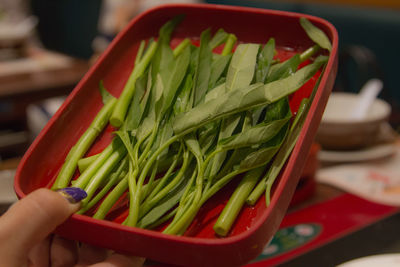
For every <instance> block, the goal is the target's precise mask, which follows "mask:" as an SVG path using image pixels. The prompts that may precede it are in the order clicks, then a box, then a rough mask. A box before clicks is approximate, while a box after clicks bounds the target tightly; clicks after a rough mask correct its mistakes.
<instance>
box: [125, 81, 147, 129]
mask: <svg viewBox="0 0 400 267" xmlns="http://www.w3.org/2000/svg"><path fill="white" fill-rule="evenodd" d="M146 83H147V75H143V76H141V77H140V78H139V79H138V80H137V81H136V85H135V87H136V90H135V93H134V95H133V100H132V103H131V105H130V106H129V109H128V112H127V115H126V119H125V121H124V124H123V125H122V130H125V131H132V130H135V129H137V127H138V126H139V123H140V121H141V119H142V116H143V113H144V109H143V105H140V102H141V100H143V96H144V94H145V92H146Z"/></svg>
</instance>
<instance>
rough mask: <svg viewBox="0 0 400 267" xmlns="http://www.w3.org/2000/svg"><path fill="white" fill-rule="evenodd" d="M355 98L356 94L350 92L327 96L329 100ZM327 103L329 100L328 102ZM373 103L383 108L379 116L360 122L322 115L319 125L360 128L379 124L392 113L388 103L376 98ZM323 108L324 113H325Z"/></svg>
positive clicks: (334, 93) (333, 93)
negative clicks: (365, 125)
mask: <svg viewBox="0 0 400 267" xmlns="http://www.w3.org/2000/svg"><path fill="white" fill-rule="evenodd" d="M356 96H357V94H356V93H351V92H332V93H331V95H330V96H329V98H330V99H332V98H335V97H350V98H353V99H354V98H355V97H356ZM328 101H329V100H328ZM374 103H377V104H378V105H380V106H381V107H383V112H382V115H381V116H373V117H369V118H365V119H362V120H357V119H346V120H342V119H338V118H326V117H324V115H323V116H322V119H321V125H324V126H328V125H333V126H339V125H349V124H351V125H354V126H360V125H364V124H372V123H380V122H382V121H384V120H386V119H388V118H389V116H390V114H391V112H392V107H391V106H390V104H389V103H388V102H386V101H385V100H383V99H381V98H376V99H375V100H374ZM326 107H328V103H327V104H326ZM326 110H327V109H326V108H325V112H326Z"/></svg>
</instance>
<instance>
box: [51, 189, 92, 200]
mask: <svg viewBox="0 0 400 267" xmlns="http://www.w3.org/2000/svg"><path fill="white" fill-rule="evenodd" d="M57 192H58V193H60V194H61V195H62V196H63V197H65V198H66V199H67V200H68V201H69V202H70V203H72V204H75V203H78V202H79V201H81V200H82V199H84V198H86V197H87V194H86V192H85V190H83V189H81V188H79V187H65V188H61V189H58V190H57Z"/></svg>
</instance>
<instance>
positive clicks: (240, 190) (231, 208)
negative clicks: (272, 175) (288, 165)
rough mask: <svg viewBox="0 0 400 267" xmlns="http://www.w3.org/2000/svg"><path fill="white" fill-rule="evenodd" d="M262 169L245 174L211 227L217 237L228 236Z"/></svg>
mask: <svg viewBox="0 0 400 267" xmlns="http://www.w3.org/2000/svg"><path fill="white" fill-rule="evenodd" d="M264 169H265V167H264V166H263V167H259V168H257V169H253V170H251V171H249V172H247V173H246V174H245V176H244V177H243V178H242V180H241V181H240V183H239V185H238V186H237V188H236V189H235V191H234V192H233V194H232V196H231V197H230V199H229V201H228V203H227V204H226V206H225V207H224V209H223V210H222V213H221V214H220V216H219V217H218V220H217V222H216V223H215V225H214V227H213V229H214V231H215V232H216V233H217V234H218V235H220V236H226V235H227V234H228V232H229V230H230V229H231V227H232V225H233V222H234V221H235V220H236V217H237V216H238V214H239V212H240V210H241V209H242V206H243V204H244V203H245V201H246V198H247V197H248V195H249V194H250V193H251V191H252V190H253V188H254V186H255V185H256V184H257V181H258V180H259V178H260V176H261V174H262V173H263V171H264Z"/></svg>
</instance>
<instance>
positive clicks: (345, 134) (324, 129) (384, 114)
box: [316, 92, 391, 150]
mask: <svg viewBox="0 0 400 267" xmlns="http://www.w3.org/2000/svg"><path fill="white" fill-rule="evenodd" d="M358 99H359V98H358V95H357V94H354V93H343V92H335V93H332V94H331V96H330V97H329V100H328V103H327V106H326V109H325V111H324V114H323V116H322V120H321V124H320V126H319V129H318V132H317V136H316V140H317V142H318V143H319V144H320V145H321V146H322V148H323V149H328V150H344V149H360V148H364V147H367V146H368V145H371V144H373V143H374V141H375V140H376V139H377V135H378V133H379V128H380V126H381V125H382V123H384V122H386V121H387V120H388V118H389V115H390V112H391V106H390V105H389V104H388V103H387V102H385V101H384V100H381V99H379V98H377V99H375V100H374V102H373V103H372V105H371V107H370V108H369V110H368V111H367V113H366V115H365V116H364V118H362V119H355V118H352V116H351V114H352V112H353V110H354V107H355V106H356V104H357V102H358Z"/></svg>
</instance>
